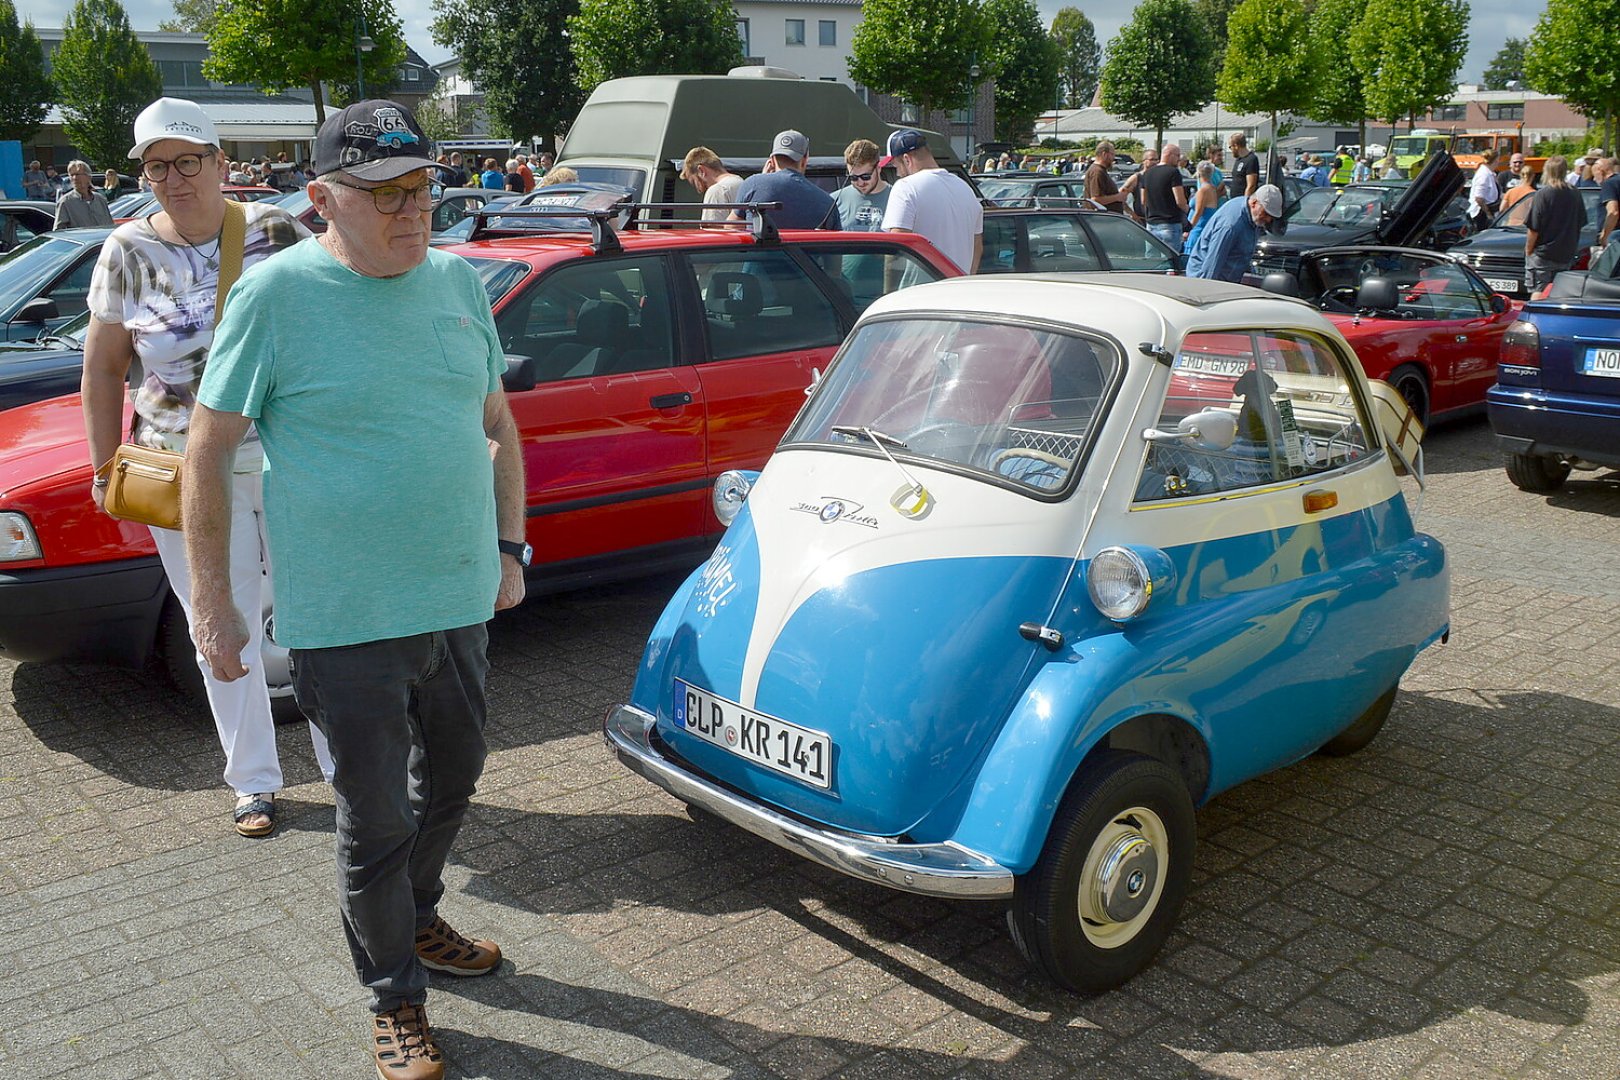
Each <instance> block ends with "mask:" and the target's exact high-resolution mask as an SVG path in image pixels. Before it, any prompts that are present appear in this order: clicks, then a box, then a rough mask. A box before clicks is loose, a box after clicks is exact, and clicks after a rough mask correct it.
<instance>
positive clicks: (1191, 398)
mask: <svg viewBox="0 0 1620 1080" xmlns="http://www.w3.org/2000/svg"><path fill="white" fill-rule="evenodd" d="M1352 384H1353V380H1351V379H1350V378H1349V376H1348V375H1347V374H1346V373H1345V370H1344V368H1343V366H1342V364H1341V362H1340V360H1339V358H1338V356H1337V355H1336V354H1335V353H1334V352H1333V350H1332V349H1331V348H1330V347H1329V346H1328V345H1327V344H1326V343H1325V342H1323V341H1321V340H1319V339H1317V338H1314V337H1311V336H1309V335H1306V334H1293V333H1274V332H1270V331H1231V332H1219V333H1201V334H1189V335H1188V336H1187V337H1186V338H1185V339H1183V341H1182V346H1181V351H1180V352H1179V353H1178V354H1177V355H1176V359H1175V363H1174V364H1173V365H1172V368H1171V373H1170V388H1169V391H1168V393H1167V394H1166V396H1165V400H1164V406H1163V409H1162V410H1161V412H1160V415H1159V420H1158V423H1157V424H1155V425H1154V426H1155V428H1156V430H1157V431H1159V432H1161V433H1162V434H1163V436H1164V437H1163V438H1159V439H1154V440H1152V441H1150V442H1149V444H1148V449H1147V454H1146V458H1145V460H1144V464H1143V468H1142V477H1141V480H1140V481H1139V482H1138V484H1137V489H1136V498H1137V501H1138V502H1160V501H1163V500H1173V499H1181V498H1188V497H1193V496H1202V495H1213V494H1220V493H1224V492H1229V491H1238V490H1241V489H1244V488H1252V487H1258V486H1264V485H1269V484H1277V483H1290V482H1296V481H1299V480H1302V479H1305V478H1308V477H1310V476H1313V475H1315V474H1318V473H1323V472H1328V471H1330V470H1332V469H1337V468H1339V467H1341V466H1344V465H1347V464H1350V463H1351V462H1354V461H1357V460H1360V459H1361V458H1364V457H1366V456H1367V454H1368V453H1369V452H1370V451H1371V450H1372V449H1373V448H1374V447H1375V444H1373V443H1371V442H1370V441H1369V439H1368V436H1367V431H1368V425H1367V421H1366V417H1365V415H1364V413H1363V410H1362V406H1361V404H1360V403H1359V402H1358V401H1357V400H1356V396H1355V394H1354V393H1352V392H1351V389H1350V387H1351V386H1352ZM1212 413H1217V414H1218V413H1225V414H1227V415H1229V416H1231V417H1232V418H1233V419H1234V420H1235V422H1236V434H1235V437H1234V438H1232V439H1231V440H1230V442H1229V444H1227V440H1226V439H1224V438H1212V437H1210V435H1209V432H1210V431H1213V430H1214V429H1217V428H1220V427H1221V426H1222V425H1221V424H1218V423H1212V422H1211V421H1210V419H1209V417H1210V414H1212ZM1217 419H1218V417H1217ZM1226 426H1227V427H1228V428H1229V427H1230V425H1226ZM1223 444H1225V445H1223Z"/></svg>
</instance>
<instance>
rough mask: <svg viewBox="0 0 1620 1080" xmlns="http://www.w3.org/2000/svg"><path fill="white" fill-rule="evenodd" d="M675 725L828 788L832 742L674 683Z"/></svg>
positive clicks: (688, 686)
mask: <svg viewBox="0 0 1620 1080" xmlns="http://www.w3.org/2000/svg"><path fill="white" fill-rule="evenodd" d="M675 726H676V727H678V728H681V729H683V730H685V731H687V732H689V733H690V734H692V735H696V736H697V737H698V738H700V739H702V740H704V741H705V742H711V743H713V744H714V745H716V746H718V747H720V748H721V749H724V750H729V751H731V752H732V753H733V754H736V755H737V756H738V757H741V758H745V759H747V760H748V761H752V762H753V763H754V764H756V765H763V766H765V767H766V768H767V769H771V770H773V771H775V772H779V773H781V774H782V775H783V776H790V777H792V778H793V779H795V780H798V781H800V782H801V783H805V784H809V785H811V786H812V787H818V788H831V787H832V740H831V739H829V738H828V737H827V736H826V735H823V734H822V733H821V732H819V731H811V730H810V729H809V728H804V727H800V726H799V725H798V724H794V723H790V722H788V721H786V720H782V719H779V718H777V717H775V716H766V715H765V714H764V713H760V712H755V711H754V710H752V709H745V708H743V707H742V706H741V705H739V704H737V703H736V702H735V701H728V700H727V699H725V698H723V697H719V696H718V695H715V694H711V693H709V692H708V691H707V690H700V689H698V688H697V687H695V686H693V685H692V684H691V683H688V682H683V681H682V680H680V679H676V680H675Z"/></svg>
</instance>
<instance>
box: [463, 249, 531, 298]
mask: <svg viewBox="0 0 1620 1080" xmlns="http://www.w3.org/2000/svg"><path fill="white" fill-rule="evenodd" d="M467 261H468V262H470V263H472V268H473V269H474V270H477V271H478V280H480V281H482V282H483V283H484V294H485V295H486V296H488V297H489V304H490V307H494V306H495V305H496V304H499V303H500V301H501V298H502V297H504V296H505V295H506V294H507V293H509V292H511V291H512V289H513V287H515V286H516V285H517V283H518V282H520V281H522V280H523V279H524V278H525V277H526V276H528V273H529V264H528V263H522V262H515V261H513V260H511V259H480V258H469V259H468V260H467Z"/></svg>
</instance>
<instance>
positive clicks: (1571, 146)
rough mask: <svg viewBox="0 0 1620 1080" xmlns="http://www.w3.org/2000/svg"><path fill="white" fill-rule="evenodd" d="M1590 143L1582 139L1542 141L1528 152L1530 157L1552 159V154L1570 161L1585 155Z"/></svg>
mask: <svg viewBox="0 0 1620 1080" xmlns="http://www.w3.org/2000/svg"><path fill="white" fill-rule="evenodd" d="M1591 145H1592V143H1591V142H1590V141H1587V140H1582V139H1542V140H1541V141H1540V142H1538V143H1536V145H1535V146H1533V147H1531V148H1530V150H1529V151H1528V153H1529V155H1530V156H1531V157H1552V156H1553V155H1554V154H1563V155H1564V156H1565V157H1567V158H1568V159H1569V160H1570V161H1574V160H1575V159H1576V158H1578V157H1580V156H1581V155H1583V154H1585V153H1586V148H1587V147H1588V146H1591Z"/></svg>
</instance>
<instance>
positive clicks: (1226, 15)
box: [1193, 0, 1242, 56]
mask: <svg viewBox="0 0 1620 1080" xmlns="http://www.w3.org/2000/svg"><path fill="white" fill-rule="evenodd" d="M1241 2H1242V0H1193V6H1194V7H1196V8H1197V9H1198V14H1200V15H1202V16H1203V17H1204V22H1206V23H1208V24H1209V36H1210V37H1211V38H1212V39H1213V40H1214V42H1215V55H1216V56H1225V55H1226V40H1227V29H1226V23H1227V20H1228V19H1230V18H1231V17H1232V12H1233V11H1235V10H1237V6H1238V4H1240V3H1241Z"/></svg>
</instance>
